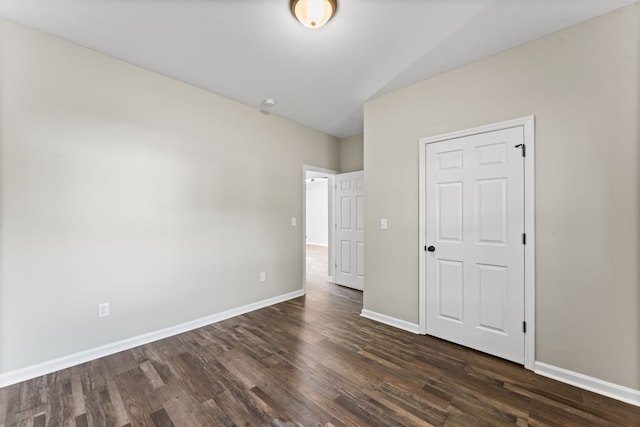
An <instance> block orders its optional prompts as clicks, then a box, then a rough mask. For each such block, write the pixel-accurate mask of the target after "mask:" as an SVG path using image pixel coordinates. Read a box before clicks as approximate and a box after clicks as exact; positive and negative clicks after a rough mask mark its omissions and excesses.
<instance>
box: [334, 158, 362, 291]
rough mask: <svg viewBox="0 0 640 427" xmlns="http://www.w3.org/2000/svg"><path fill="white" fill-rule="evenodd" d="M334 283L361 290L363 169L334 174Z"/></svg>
mask: <svg viewBox="0 0 640 427" xmlns="http://www.w3.org/2000/svg"><path fill="white" fill-rule="evenodd" d="M336 283H337V284H339V285H343V286H348V287H350V288H354V289H360V290H363V289H364V172H363V171H357V172H349V173H342V174H338V175H336Z"/></svg>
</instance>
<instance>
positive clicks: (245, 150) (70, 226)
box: [0, 20, 339, 373]
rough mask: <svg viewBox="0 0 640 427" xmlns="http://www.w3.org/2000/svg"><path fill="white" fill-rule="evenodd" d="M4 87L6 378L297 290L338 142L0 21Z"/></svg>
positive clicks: (0, 113)
mask: <svg viewBox="0 0 640 427" xmlns="http://www.w3.org/2000/svg"><path fill="white" fill-rule="evenodd" d="M0 91H1V94H2V96H1V97H0V102H1V104H0V122H1V126H0V156H1V160H0V161H1V181H0V189H1V193H0V197H1V199H0V201H1V205H0V219H1V221H2V222H1V224H2V228H1V229H0V232H1V234H0V250H1V257H2V258H1V263H0V373H3V372H8V371H12V370H15V369H18V368H21V367H25V366H29V365H32V364H35V363H38V362H43V361H47V360H50V359H53V358H57V357H60V356H65V355H68V354H71V353H74V352H78V351H81V350H85V349H89V348H93V347H96V346H100V345H103V344H108V343H111V342H114V341H117V340H121V339H125V338H129V337H133V336H137V335H139V334H143V333H146V332H150V331H156V330H159V329H162V328H166V327H170V326H173V325H176V324H180V323H183V322H186V321H189V320H193V319H197V318H200V317H204V316H208V315H211V314H215V313H219V312H222V311H225V310H228V309H232V308H236V307H240V306H243V305H246V304H249V303H253V302H257V301H261V300H264V299H266V298H270V297H274V296H279V295H283V294H286V293H289V292H292V291H296V290H300V289H302V250H303V249H302V247H303V233H304V230H303V229H302V227H301V226H300V225H301V224H302V220H301V216H302V195H303V192H304V182H303V179H302V178H303V177H302V165H303V164H312V165H316V166H320V167H324V168H329V169H338V168H339V160H338V159H339V147H338V141H337V139H335V138H333V137H329V136H327V135H324V134H322V133H319V132H316V131H313V130H310V129H308V128H304V127H302V126H299V125H296V124H293V123H291V122H288V121H285V120H282V119H280V118H278V117H275V116H266V115H264V114H261V113H260V112H259V111H258V110H257V109H254V108H250V107H248V106H244V105H241V104H238V103H236V102H232V101H230V100H228V99H225V98H222V97H220V96H216V95H214V94H211V93H209V92H206V91H203V90H200V89H197V88H194V87H191V86H188V85H185V84H182V83H179V82H176V81H174V80H171V79H169V78H165V77H162V76H159V75H157V74H153V73H150V72H148V71H145V70H143V69H140V68H137V67H134V66H132V65H128V64H126V63H123V62H120V61H117V60H114V59H112V58H109V57H107V56H105V55H102V54H99V53H96V52H94V51H90V50H87V49H84V48H82V47H79V46H77V45H73V44H70V43H67V42H65V41H62V40H60V39H57V38H55V37H52V36H48V35H45V34H42V33H39V32H36V31H33V30H30V29H27V28H25V27H22V26H19V25H16V24H13V23H10V22H8V21H5V20H0ZM291 217H296V218H297V219H298V226H297V227H292V226H291V225H290V224H291ZM260 271H266V272H267V281H266V282H264V283H260V282H259V281H258V278H259V272H260ZM105 301H108V302H110V303H111V316H110V317H107V318H103V319H98V318H97V315H96V313H97V312H96V305H97V304H98V303H100V302H105Z"/></svg>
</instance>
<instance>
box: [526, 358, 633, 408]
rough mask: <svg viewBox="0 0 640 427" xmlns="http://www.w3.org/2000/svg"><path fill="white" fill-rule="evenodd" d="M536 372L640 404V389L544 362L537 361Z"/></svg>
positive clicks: (627, 401)
mask: <svg viewBox="0 0 640 427" xmlns="http://www.w3.org/2000/svg"><path fill="white" fill-rule="evenodd" d="M534 372H535V373H536V374H538V375H542V376H544V377H548V378H552V379H554V380H557V381H560V382H563V383H567V384H571V385H573V386H576V387H580V388H583V389H585V390H589V391H592V392H594V393H598V394H602V395H604V396H607V397H610V398H612V399H617V400H621V401H623V402H626V403H630V404H632V405H636V406H640V390H636V389H633V388H629V387H625V386H621V385H618V384H614V383H610V382H608V381H603V380H600V379H598V378H594V377H590V376H588V375H584V374H580V373H578V372H573V371H569V370H567V369H563V368H558V367H557V366H552V365H548V364H546V363H542V362H536V363H535V370H534Z"/></svg>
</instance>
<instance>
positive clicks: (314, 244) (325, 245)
mask: <svg viewBox="0 0 640 427" xmlns="http://www.w3.org/2000/svg"><path fill="white" fill-rule="evenodd" d="M306 244H307V245H311V246H322V247H323V248H328V247H329V245H328V244H326V243H314V242H307V243H306Z"/></svg>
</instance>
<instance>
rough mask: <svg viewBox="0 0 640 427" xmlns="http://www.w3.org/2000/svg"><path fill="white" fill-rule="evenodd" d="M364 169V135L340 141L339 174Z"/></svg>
mask: <svg viewBox="0 0 640 427" xmlns="http://www.w3.org/2000/svg"><path fill="white" fill-rule="evenodd" d="M363 168H364V135H363V134H359V135H353V136H349V137H347V138H343V139H341V140H340V172H343V173H344V172H354V171H361V170H362V169H363Z"/></svg>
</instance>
